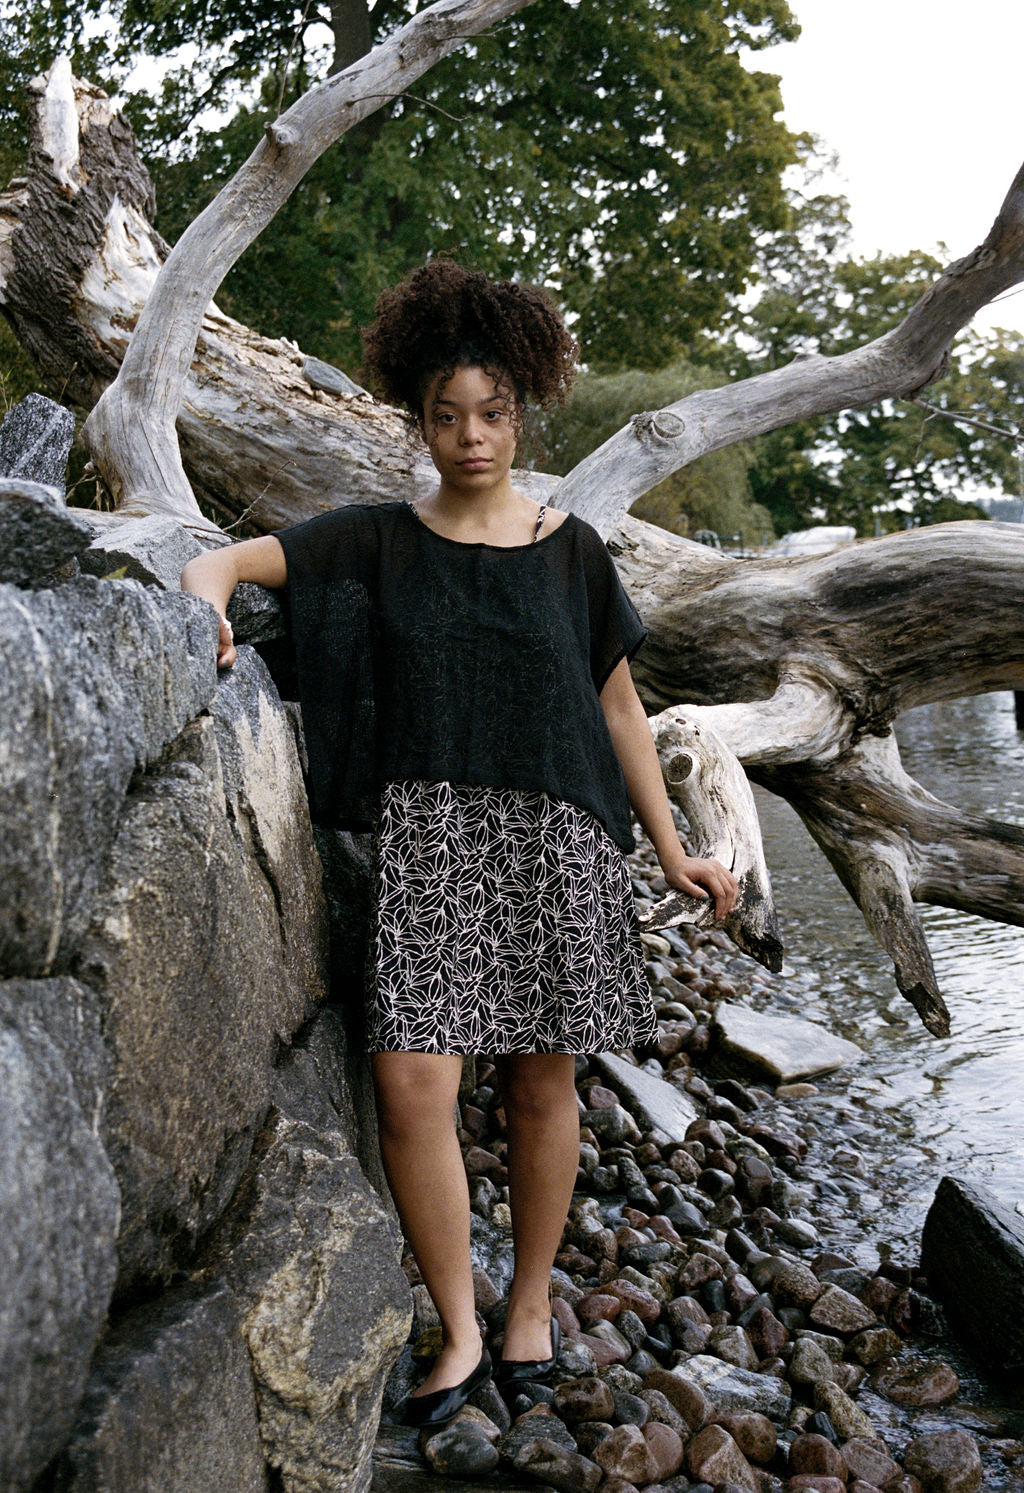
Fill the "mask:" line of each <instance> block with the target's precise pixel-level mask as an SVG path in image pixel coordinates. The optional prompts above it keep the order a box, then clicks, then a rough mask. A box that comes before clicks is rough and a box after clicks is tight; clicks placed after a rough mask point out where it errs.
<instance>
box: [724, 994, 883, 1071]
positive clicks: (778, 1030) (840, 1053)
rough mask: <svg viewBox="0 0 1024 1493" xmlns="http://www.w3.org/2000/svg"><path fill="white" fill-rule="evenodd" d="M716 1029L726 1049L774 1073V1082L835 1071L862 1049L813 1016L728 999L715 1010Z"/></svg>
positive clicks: (852, 1060)
mask: <svg viewBox="0 0 1024 1493" xmlns="http://www.w3.org/2000/svg"><path fill="white" fill-rule="evenodd" d="M715 1032H716V1036H717V1038H718V1041H719V1042H720V1043H721V1045H722V1047H723V1048H724V1049H725V1051H726V1052H727V1053H729V1054H730V1055H731V1056H733V1057H735V1058H738V1059H739V1060H740V1061H741V1062H742V1063H746V1064H749V1065H750V1066H751V1067H753V1068H757V1069H760V1070H761V1071H762V1072H765V1073H768V1074H770V1075H771V1077H772V1079H773V1080H774V1082H775V1083H794V1082H795V1081H796V1080H797V1079H798V1078H812V1077H813V1076H814V1075H815V1074H816V1073H831V1072H832V1070H833V1069H835V1068H841V1067H843V1065H844V1064H845V1063H853V1062H855V1061H856V1060H857V1058H859V1057H860V1055H861V1050H860V1048H859V1047H858V1046H857V1045H856V1043H855V1042H847V1041H846V1039H845V1038H843V1037H835V1036H833V1035H832V1033H831V1032H829V1031H826V1030H825V1028H824V1027H823V1026H818V1025H817V1024H816V1023H815V1022H813V1021H804V1020H803V1019H802V1017H799V1016H767V1015H764V1014H763V1013H761V1012H760V1011H752V1010H750V1009H749V1008H748V1007H747V1006H736V1005H730V1004H729V1003H728V1002H726V1001H723V1002H721V1004H719V1005H718V1007H717V1008H716V1010H715Z"/></svg>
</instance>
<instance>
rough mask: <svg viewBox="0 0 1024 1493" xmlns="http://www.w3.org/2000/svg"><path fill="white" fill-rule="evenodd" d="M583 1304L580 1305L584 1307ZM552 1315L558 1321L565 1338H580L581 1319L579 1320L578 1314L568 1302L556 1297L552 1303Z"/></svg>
mask: <svg viewBox="0 0 1024 1493" xmlns="http://www.w3.org/2000/svg"><path fill="white" fill-rule="evenodd" d="M584 1299H586V1298H584ZM582 1304H583V1303H582V1302H581V1303H580V1305H581V1306H582ZM551 1315H552V1316H553V1317H554V1318H555V1320H556V1321H557V1323H558V1325H559V1327H560V1328H561V1329H562V1333H563V1335H564V1336H565V1337H568V1338H575V1337H579V1332H580V1324H579V1319H578V1318H577V1316H576V1313H575V1312H574V1311H573V1309H572V1307H571V1306H570V1305H569V1303H568V1302H567V1301H563V1300H562V1298H561V1297H560V1296H556V1297H555V1298H554V1300H553V1301H552V1303H551Z"/></svg>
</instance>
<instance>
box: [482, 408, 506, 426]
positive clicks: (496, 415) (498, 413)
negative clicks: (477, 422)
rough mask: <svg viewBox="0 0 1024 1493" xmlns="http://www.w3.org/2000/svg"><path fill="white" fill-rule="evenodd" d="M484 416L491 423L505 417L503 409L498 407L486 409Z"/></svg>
mask: <svg viewBox="0 0 1024 1493" xmlns="http://www.w3.org/2000/svg"><path fill="white" fill-rule="evenodd" d="M484 418H485V419H487V420H489V421H490V422H491V424H492V425H493V424H494V423H495V422H496V421H497V420H503V419H504V418H505V411H504V410H499V409H493V410H488V411H487V414H486V416H485V417H484Z"/></svg>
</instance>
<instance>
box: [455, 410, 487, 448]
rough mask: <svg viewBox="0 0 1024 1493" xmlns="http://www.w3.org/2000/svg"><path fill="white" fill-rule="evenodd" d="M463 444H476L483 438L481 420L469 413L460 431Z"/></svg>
mask: <svg viewBox="0 0 1024 1493" xmlns="http://www.w3.org/2000/svg"><path fill="white" fill-rule="evenodd" d="M460 434H461V437H462V444H463V445H464V446H477V445H479V444H480V442H481V441H482V440H483V438H484V428H483V421H482V420H478V419H477V418H476V416H475V415H470V416H469V418H468V419H467V420H466V422H465V424H464V425H463V427H462V430H461V432H460Z"/></svg>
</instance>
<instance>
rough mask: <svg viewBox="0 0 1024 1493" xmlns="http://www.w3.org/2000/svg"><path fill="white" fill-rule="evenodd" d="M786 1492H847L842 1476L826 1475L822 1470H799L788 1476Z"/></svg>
mask: <svg viewBox="0 0 1024 1493" xmlns="http://www.w3.org/2000/svg"><path fill="white" fill-rule="evenodd" d="M786 1493H846V1484H845V1483H844V1482H843V1480H842V1478H841V1477H825V1475H824V1473H821V1472H817V1473H815V1472H799V1473H797V1475H796V1477H791V1478H787V1480H786Z"/></svg>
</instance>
